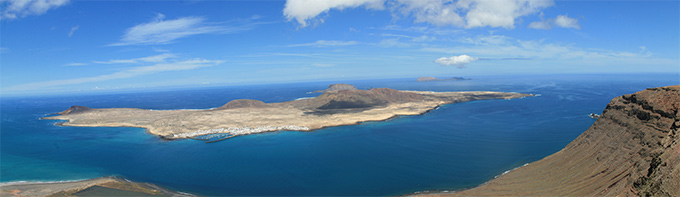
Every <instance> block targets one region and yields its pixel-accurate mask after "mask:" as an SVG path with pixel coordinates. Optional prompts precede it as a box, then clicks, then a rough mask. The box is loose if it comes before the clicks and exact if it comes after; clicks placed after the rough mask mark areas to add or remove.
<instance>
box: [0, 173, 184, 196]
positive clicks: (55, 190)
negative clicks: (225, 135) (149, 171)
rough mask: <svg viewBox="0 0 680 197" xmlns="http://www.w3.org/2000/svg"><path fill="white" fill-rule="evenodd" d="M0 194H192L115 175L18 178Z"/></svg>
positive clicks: (5, 186)
mask: <svg viewBox="0 0 680 197" xmlns="http://www.w3.org/2000/svg"><path fill="white" fill-rule="evenodd" d="M0 196H8V197H9V196H17V197H19V196H185V197H188V196H193V195H191V194H187V193H179V192H175V191H170V190H168V189H165V188H162V187H159V186H156V185H153V184H149V183H138V182H131V181H128V180H125V179H122V178H118V177H101V178H95V179H88V180H80V181H66V182H47V183H43V182H17V183H9V184H4V185H0Z"/></svg>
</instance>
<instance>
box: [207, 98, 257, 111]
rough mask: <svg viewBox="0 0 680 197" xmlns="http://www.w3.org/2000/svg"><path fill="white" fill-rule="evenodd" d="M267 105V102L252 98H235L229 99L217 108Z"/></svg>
mask: <svg viewBox="0 0 680 197" xmlns="http://www.w3.org/2000/svg"><path fill="white" fill-rule="evenodd" d="M262 107H267V104H266V103H264V102H262V101H258V100H253V99H237V100H233V101H229V102H228V103H227V104H224V105H222V106H221V107H219V108H217V109H236V108H262Z"/></svg>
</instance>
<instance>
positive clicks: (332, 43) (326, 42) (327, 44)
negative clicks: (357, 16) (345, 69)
mask: <svg viewBox="0 0 680 197" xmlns="http://www.w3.org/2000/svg"><path fill="white" fill-rule="evenodd" d="M356 44H359V42H357V41H339V40H318V41H316V42H312V43H304V44H292V45H288V47H336V46H350V45H356Z"/></svg>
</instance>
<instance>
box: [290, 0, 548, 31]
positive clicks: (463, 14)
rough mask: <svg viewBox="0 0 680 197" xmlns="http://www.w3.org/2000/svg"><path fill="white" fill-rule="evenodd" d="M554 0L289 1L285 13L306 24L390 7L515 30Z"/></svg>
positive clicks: (430, 18)
mask: <svg viewBox="0 0 680 197" xmlns="http://www.w3.org/2000/svg"><path fill="white" fill-rule="evenodd" d="M553 5H554V2H553V1H552V0H502V1H493V0H458V1H454V0H325V1H321V0H320V1H308V0H287V1H286V7H285V8H284V10H283V12H284V16H286V18H287V19H288V20H289V21H290V20H293V19H295V20H296V21H297V22H298V23H299V24H300V26H302V27H305V26H307V25H308V22H309V21H316V20H318V21H319V22H323V19H318V18H317V17H318V16H319V15H321V14H322V13H327V12H328V11H329V10H331V9H338V10H342V9H345V8H356V7H361V6H363V7H365V8H367V9H376V10H382V9H383V8H384V7H387V8H388V9H389V10H390V11H391V12H392V14H393V16H394V17H395V18H399V16H407V17H409V16H410V17H414V21H415V22H418V23H429V24H433V25H437V26H456V27H463V28H477V27H487V26H488V27H503V28H506V29H512V28H514V27H515V20H516V19H517V18H519V17H522V16H527V15H531V14H535V13H538V12H539V11H540V10H541V9H543V8H547V7H550V6H553Z"/></svg>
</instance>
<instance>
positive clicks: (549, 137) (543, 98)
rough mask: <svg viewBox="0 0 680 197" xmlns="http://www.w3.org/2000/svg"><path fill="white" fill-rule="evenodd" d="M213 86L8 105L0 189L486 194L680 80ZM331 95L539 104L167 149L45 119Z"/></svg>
mask: <svg viewBox="0 0 680 197" xmlns="http://www.w3.org/2000/svg"><path fill="white" fill-rule="evenodd" d="M472 78H473V79H472V80H466V81H436V82H416V81H415V79H413V78H408V79H380V80H356V81H333V82H309V83H290V84H268V85H244V86H226V87H201V88H193V89H172V90H153V91H151V90H149V91H148V92H120V93H100V94H82V95H61V96H30V97H2V98H1V99H0V116H1V119H2V122H0V183H7V182H16V181H63V180H79V179H88V178H95V177H101V176H120V177H123V178H126V179H129V180H133V181H140V182H149V183H154V184H157V185H160V186H163V187H167V188H169V189H173V190H177V191H182V192H188V193H194V194H199V195H264V196H268V195H372V196H375V195H378V196H383V195H402V194H409V193H414V192H419V191H443V190H449V191H452V190H459V189H464V188H470V187H474V186H477V185H480V184H483V183H484V182H487V181H489V180H491V179H493V178H494V177H495V176H498V175H500V174H502V173H503V172H506V171H508V170H511V169H513V168H516V167H519V166H522V165H524V164H526V163H530V162H533V161H536V160H539V159H541V158H543V157H545V156H548V155H550V154H552V153H555V152H557V151H558V150H560V149H562V148H563V147H564V146H565V145H567V144H568V143H569V142H571V141H572V140H573V139H575V138H576V137H577V136H578V135H580V134H581V133H582V132H583V131H585V130H586V129H588V127H589V126H590V125H591V124H592V123H593V122H594V121H595V120H594V119H592V118H590V117H588V114H590V113H597V114H599V113H601V112H602V110H603V109H604V108H605V106H606V105H607V103H609V101H610V100H611V99H612V98H614V97H616V96H619V95H622V94H631V93H634V92H637V91H640V90H644V89H645V88H650V87H657V86H667V85H677V84H680V81H679V78H678V75H677V74H607V75H595V74H592V75H590V74H573V75H527V76H480V77H472ZM330 83H349V84H353V85H355V86H357V87H358V88H360V89H368V88H371V87H376V88H377V87H388V88H394V89H399V90H423V91H477V90H479V91H482V90H483V91H506V92H521V93H531V94H540V96H536V97H527V98H522V99H513V100H484V101H472V102H465V103H456V104H450V105H445V106H441V107H440V108H438V109H436V110H433V111H430V112H428V113H426V114H424V115H418V116H401V117H398V118H394V119H390V120H387V121H383V122H366V123H362V124H359V125H351V126H340V127H331V128H326V129H321V130H317V131H314V132H298V131H282V132H271V133H263V134H255V135H248V136H239V137H235V138H231V139H227V140H224V141H220V142H217V143H204V142H202V141H197V140H175V141H163V140H161V139H159V138H158V137H156V136H153V135H149V134H146V133H145V132H144V129H140V128H104V127H102V128H99V127H60V126H55V125H54V124H55V123H56V122H58V121H53V120H39V118H41V117H45V116H48V115H49V114H51V113H55V112H60V111H63V110H66V109H67V108H69V107H70V106H72V105H82V106H88V107H92V108H115V107H133V108H144V109H157V110H168V109H208V108H214V107H219V106H221V105H223V104H225V103H227V102H228V101H230V100H233V99H257V100H261V101H264V102H283V101H291V100H295V99H299V98H304V97H313V96H317V95H319V93H309V92H311V91H314V90H320V89H325V88H326V87H327V86H328V85H329V84H330Z"/></svg>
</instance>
